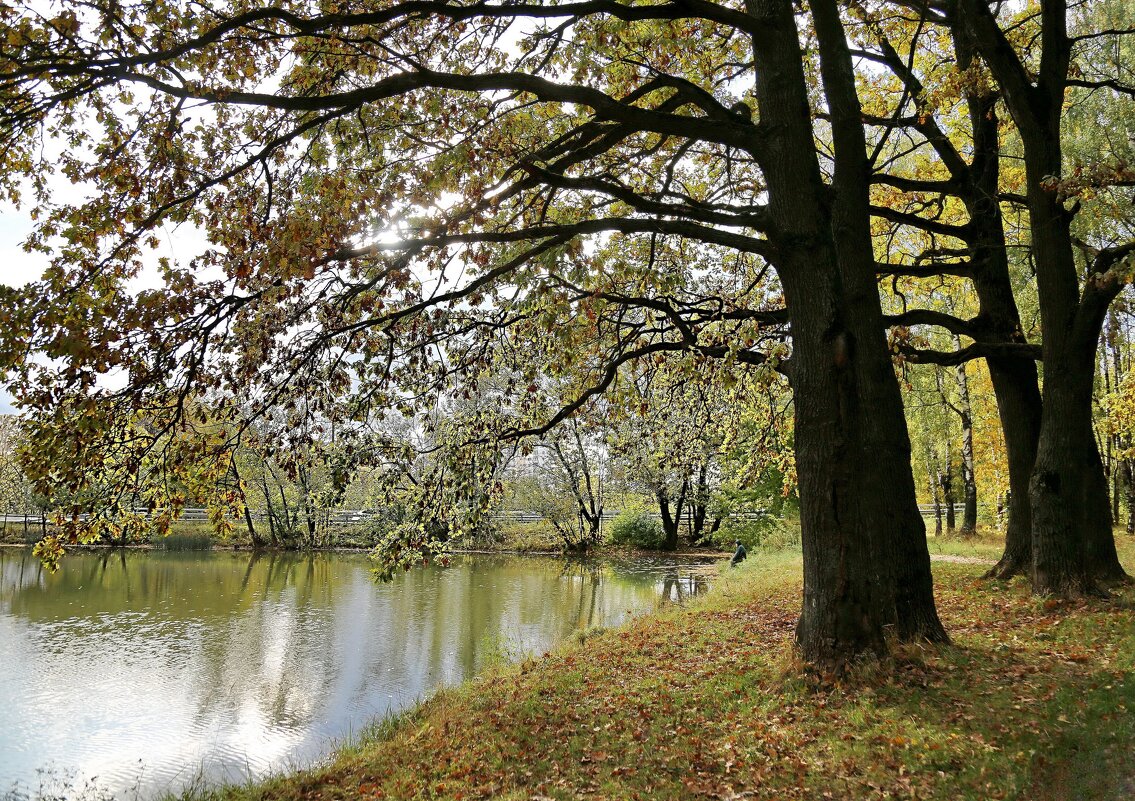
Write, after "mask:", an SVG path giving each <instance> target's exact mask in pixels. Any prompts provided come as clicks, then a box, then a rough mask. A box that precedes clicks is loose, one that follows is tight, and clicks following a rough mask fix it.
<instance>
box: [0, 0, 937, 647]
mask: <svg viewBox="0 0 1135 801" xmlns="http://www.w3.org/2000/svg"><path fill="white" fill-rule="evenodd" d="M3 14H4V16H3V20H2V23H3V28H4V30H3V34H4V36H2V37H0V42H2V44H0V61H2V67H0V74H2V77H0V94H2V95H3V97H4V99H5V103H4V111H3V112H2V113H0V130H2V132H3V133H2V137H0V142H2V144H3V149H2V151H0V152H2V153H3V158H4V167H5V170H4V171H3V177H0V181H2V182H3V184H2V185H3V187H4V189H5V190H6V191H7V192H8V194H9V195H10V196H12V197H16V195H17V193H18V192H19V190H20V189H21V187H20V185H19V181H20V180H21V179H22V178H23V177H24V176H27V177H28V178H30V180H31V181H32V190H33V191H32V201H31V203H32V204H33V206H36V213H37V214H38V215H39V217H40V224H39V227H38V229H37V231H36V233H35V234H34V235H33V236H32V238H31V240H30V241H29V246H30V247H32V248H33V249H38V250H41V251H43V252H45V253H47V254H50V256H51V264H50V266H49V268H48V270H47V272H46V273H45V277H44V279H43V280H42V281H41V282H39V283H38V284H37V285H35V286H33V287H32V288H30V289H29V290H27V291H26V292H25V295H24V297H23V298H22V300H23V301H24V304H23V305H24V308H25V311H23V312H21V315H22V324H21V325H20V326H19V329H20V331H21V332H28V333H30V335H31V343H32V345H33V347H35V348H37V349H38V350H40V351H41V352H43V353H45V354H46V355H47V356H48V357H50V358H52V359H59V360H61V361H62V362H63V363H64V364H65V367H64V368H63V369H61V370H58V371H56V370H55V369H54V368H48V367H45V366H42V365H37V364H31V363H26V362H25V363H23V364H22V365H20V367H21V370H22V373H21V377H20V381H19V386H18V388H19V391H20V393H21V395H22V398H23V400H24V402H25V403H27V404H28V405H29V407H31V408H34V409H39V410H40V413H41V414H46V413H47V411H46V410H48V409H50V408H52V407H54V406H56V405H57V402H58V400H59V399H60V398H61V397H67V398H70V399H72V400H71V404H72V405H71V406H70V408H71V409H72V411H73V412H74V413H76V414H87V415H92V416H95V415H97V414H101V412H99V411H98V410H100V409H104V408H105V406H102V405H99V404H97V403H96V402H95V399H96V398H101V396H108V395H109V396H110V397H112V398H113V399H114V400H115V401H116V402H117V404H118V410H117V414H119V415H121V414H123V413H125V412H127V411H131V410H138V409H143V408H144V409H145V410H146V411H147V414H149V415H150V416H151V417H153V418H154V419H160V420H162V421H163V424H162V425H163V426H164V427H166V428H170V427H173V428H178V430H179V431H181V430H183V428H184V426H185V424H186V414H185V410H184V408H183V405H182V403H181V400H182V399H183V398H184V397H185V396H186V393H187V392H189V389H190V388H195V389H196V390H197V391H198V392H200V393H201V394H207V395H208V396H209V398H210V402H211V404H212V414H213V415H214V416H219V417H220V418H221V419H222V420H225V421H226V422H227V421H228V420H229V418H228V417H226V414H227V413H229V412H227V410H231V409H232V408H233V407H234V406H235V405H236V404H237V403H243V402H248V401H251V402H252V403H253V404H259V405H261V406H264V405H266V404H270V403H275V402H276V401H277V400H278V399H281V398H286V397H288V396H295V395H297V394H301V393H302V388H303V387H304V386H305V385H306V384H308V383H309V382H311V381H312V379H313V377H314V376H316V375H318V376H320V379H321V380H323V381H325V382H327V383H328V384H329V385H330V386H331V387H332V389H333V391H335V392H338V393H343V394H348V393H350V394H352V395H353V396H354V398H355V400H356V403H357V409H356V411H355V412H354V413H353V414H354V415H355V416H356V417H359V416H365V415H366V414H368V411H367V410H368V409H370V410H374V409H382V408H387V407H396V408H404V409H405V410H406V411H407V413H409V414H418V413H422V411H423V410H424V409H427V408H429V407H430V406H431V405H433V406H435V407H436V405H437V404H438V403H439V402H440V401H441V399H442V397H443V396H444V395H446V394H447V393H451V392H459V393H460V392H462V391H469V387H471V386H472V387H475V385H476V382H477V380H478V378H479V376H481V375H483V374H485V372H486V371H489V372H491V371H492V367H493V365H492V362H493V360H494V358H496V357H495V355H494V354H496V353H497V352H498V350H501V349H503V350H515V349H517V348H522V349H523V348H527V347H531V348H532V349H533V350H534V351H538V350H539V349H540V347H541V346H540V345H538V344H536V343H538V342H540V341H541V340H544V339H548V338H551V339H552V340H553V341H554V342H555V343H556V344H555V351H556V352H555V353H554V354H551V355H550V357H549V358H548V359H546V360H544V362H543V364H542V365H541V366H542V367H543V369H545V370H547V371H548V372H550V373H552V374H553V375H557V374H558V375H565V374H568V373H570V374H571V375H572V376H573V377H574V381H575V385H576V387H577V388H578V392H577V395H576V397H575V398H574V399H573V400H572V401H570V402H569V403H568V404H567V405H566V406H565V407H564V408H563V409H561V410H560V411H559V412H557V413H556V414H554V415H553V416H552V417H551V418H550V419H548V420H546V421H544V422H543V423H541V424H539V425H534V426H531V427H529V428H527V429H515V428H513V429H507V428H506V429H505V430H503V431H493V430H486V429H481V430H477V429H474V428H470V429H468V430H467V432H466V433H467V441H466V442H465V443H464V444H463V445H462V446H461V448H464V450H461V448H458V449H457V450H455V451H454V455H453V456H451V457H447V458H448V459H450V461H449V464H450V465H451V466H453V467H454V469H455V470H457V471H459V472H461V473H462V474H463V475H467V476H474V475H475V476H478V480H479V479H480V478H486V477H487V476H489V475H490V474H491V473H492V471H491V470H488V469H484V470H482V469H481V468H482V467H483V466H484V465H485V464H486V459H488V461H490V462H491V461H492V458H491V457H487V456H484V455H483V454H482V455H478V454H481V451H479V450H478V448H481V447H482V446H483V447H484V448H486V449H487V448H489V444H488V443H490V442H492V441H499V440H500V439H501V438H513V439H515V438H519V437H522V436H532V435H539V434H542V433H544V432H546V431H548V430H551V428H552V427H553V426H554V425H555V424H558V423H559V422H561V421H562V420H564V419H566V418H567V417H568V416H570V415H571V414H572V413H573V412H574V411H576V410H577V409H578V408H580V407H581V406H582V405H583V404H585V403H586V402H587V401H588V399H590V398H591V397H593V396H594V395H596V394H598V393H600V392H602V391H604V390H606V389H608V388H609V386H610V385H611V383H612V382H613V381H614V379H615V377H616V376H617V373H618V370H619V368H620V367H621V366H622V365H624V364H627V363H629V362H631V361H634V360H639V359H647V358H652V357H655V356H657V355H661V354H665V353H668V352H676V351H691V352H693V353H697V354H700V355H702V356H706V357H712V358H721V359H724V360H727V361H729V362H730V363H732V364H748V365H759V364H764V363H766V362H768V360H769V358H770V357H769V354H768V353H766V352H765V351H763V350H762V349H761V344H762V342H763V341H764V338H765V337H764V336H763V335H762V333H761V329H762V327H765V326H773V327H775V326H783V325H784V324H786V323H787V325H788V326H790V329H791V357H790V358H787V359H781V358H780V357H779V356H777V357H775V358H776V362H777V364H778V366H779V367H780V369H783V370H784V371H785V372H786V374H787V375H788V377H789V380H790V382H791V385H792V388H793V391H794V393H795V398H796V403H795V407H794V408H795V422H794V435H795V448H796V462H797V472H798V475H799V477H800V500H801V519H802V527H803V543H804V563H805V588H804V605H803V610H802V614H801V618H800V624H799V629H798V638H799V642H800V646H801V648H802V651H803V653H804V655H805V656H806V657H807V658H808V659H811V660H815V661H817V662H823V663H831V664H835V665H841V664H843V663H845V662H846V661H847V660H848V659H851V658H854V657H855V656H856V655H857V654H860V653H863V652H882V651H883V650H885V648H886V643H885V637H884V633H885V632H887V631H894V632H895V633H896V634H897V636H898V637H900V638H904V639H929V640H943V639H945V632H944V630H943V629H942V626H941V624H940V622H939V621H938V618H937V614H936V612H935V609H934V602H933V593H932V582H931V575H930V565H929V556H928V553H927V549H926V544H925V538H924V526H923V523H922V519H921V517H920V515H919V513H918V508H917V504H916V499H915V492H914V483H913V479H912V475H911V468H910V443H909V439H908V437H907V433H906V429H905V425H904V420H903V411H902V403H901V397H900V393H899V388H898V384H897V381H896V379H895V375H894V371H893V369H892V364H891V354H890V351H889V350H888V346H887V343H886V341H885V338H884V334H883V328H884V321H883V318H882V314H881V309H880V301H879V296H878V292H877V289H876V285H875V272H876V260H875V256H874V252H873V243H872V238H871V222H870V217H869V211H868V209H869V204H868V194H869V185H870V180H871V178H870V173H869V165H868V163H867V160H866V159H865V153H866V152H867V151H866V142H865V135H864V130H863V127H862V110H861V107H860V102H859V97H858V95H857V91H856V86H855V75H854V72H853V65H852V59H851V54H850V51H849V49H848V43H847V38H846V31H845V29H844V24H843V22H842V20H841V19H840V15H839V8H838V6H837V4H836V3H835V2H834V0H816V2H813V3H812V4H811V8H810V13H809V15H808V16H807V17H805V18H803V19H805V20H807V23H808V25H809V26H810V30H811V32H812V33H814V37H815V42H816V53H817V55H818V66H819V73H818V74H819V76H820V85H821V96H822V101H821V102H822V104H823V105H824V106H825V107H826V109H827V110H828V111H827V113H826V119H825V120H824V123H823V124H824V126H826V130H830V133H831V143H832V149H833V156H832V158H831V159H830V160H829V159H827V158H825V159H824V161H823V164H821V160H820V158H819V157H818V156H817V153H816V151H815V149H814V143H815V134H816V128H815V122H816V114H814V113H813V110H812V107H811V104H810V100H811V98H810V95H809V87H808V81H807V77H808V73H809V70H810V69H811V64H812V61H811V57H809V58H806V57H805V53H804V50H803V48H802V45H801V34H802V32H803V29H802V28H801V27H800V25H799V24H798V23H799V22H800V21H801V20H798V17H797V14H796V11H795V10H794V8H793V6H792V4H791V3H789V2H788V1H787V0H748V1H747V2H743V3H741V2H737V3H722V4H718V3H710V2H703V1H702V0H693V2H688V1H684V2H681V3H661V4H654V5H624V4H620V3H615V2H607V1H606V0H599V2H581V3H569V4H567V5H563V6H545V5H542V4H541V5H538V4H532V5H527V4H509V5H501V6H496V5H490V4H474V5H469V6H458V5H451V4H448V3H434V2H429V0H427V1H426V2H415V3H406V4H394V5H392V6H386V7H382V6H375V7H372V6H370V5H369V4H366V3H360V4H358V5H350V6H348V7H345V9H344V10H341V11H338V12H335V13H324V12H323V11H321V10H320V9H318V8H315V7H308V6H307V5H305V4H303V3H300V4H296V5H295V6H294V7H289V8H288V9H282V8H276V7H268V8H258V7H257V8H245V7H244V6H243V5H241V4H234V6H233V7H231V8H225V7H219V8H211V9H209V10H208V12H205V11H202V10H201V9H199V8H198V7H196V6H189V7H179V6H169V5H153V4H145V5H136V6H130V5H128V6H122V5H121V4H119V3H113V4H112V3H103V2H95V3H93V4H90V5H89V6H86V7H85V8H84V11H83V12H82V13H81V14H80V13H78V12H75V11H70V10H67V11H63V12H61V13H59V14H57V15H55V16H54V17H50V18H48V17H38V16H36V15H35V14H34V13H32V12H30V11H27V10H26V9H25V10H23V13H21V11H20V10H18V9H12V8H6V9H5V10H4V12H3ZM809 35H812V34H811V33H810V34H809ZM691 42H696V43H697V47H694V48H691V47H690V43H691ZM59 140H66V142H67V144H68V148H67V150H66V152H64V153H63V154H61V155H59V156H57V155H56V154H55V153H54V150H55V149H56V148H55V142H57V141H59ZM43 144H46V145H48V147H47V149H46V150H41V149H40V145H43ZM48 152H51V155H50V156H48V155H47V153H48ZM56 162H57V163H58V169H59V170H60V171H61V172H62V173H64V174H65V175H68V176H71V177H73V178H74V179H75V180H80V181H83V182H85V183H86V184H87V185H89V186H91V187H92V188H93V189H95V190H96V191H95V192H94V193H93V194H92V195H91V196H90V197H89V198H88V199H87V200H85V201H83V202H80V203H76V204H52V203H50V202H49V201H50V198H51V189H52V187H51V186H50V182H49V180H48V176H50V174H51V173H52V172H53V171H54V169H55V165H56ZM180 224H189V225H193V226H196V227H198V228H199V229H200V230H201V231H202V232H203V234H204V235H205V236H206V237H207V238H208V241H209V243H210V246H209V248H208V249H207V250H205V252H203V253H201V254H200V255H198V256H196V257H195V258H193V259H190V260H187V261H184V262H179V261H175V260H162V261H160V270H161V274H162V279H163V282H164V285H165V286H164V288H163V290H162V291H159V292H143V293H140V294H138V295H136V296H131V295H130V294H129V293H127V292H125V291H124V282H125V281H126V280H128V279H129V278H130V277H132V276H133V275H135V274H136V273H137V272H138V271H139V269H140V268H141V264H142V259H143V252H144V249H145V248H146V247H148V246H150V245H153V244H154V243H155V242H156V241H157V240H155V239H154V238H153V237H154V233H155V232H156V231H158V230H160V226H162V225H180ZM627 239H633V240H634V241H635V242H636V243H638V244H639V247H640V249H646V250H647V251H648V252H649V253H653V252H655V250H656V244H657V243H658V242H659V241H661V240H665V241H668V242H673V243H675V244H674V246H673V249H674V250H683V249H684V250H686V251H689V252H690V253H691V254H693V255H694V256H695V258H697V259H698V260H699V261H701V262H702V263H705V264H711V265H713V267H714V269H717V270H720V271H727V272H729V273H731V274H732V275H733V276H735V277H736V278H737V279H738V281H737V283H739V284H740V286H741V290H740V291H739V292H737V293H735V294H725V295H716V296H705V295H702V294H700V293H698V292H696V291H689V290H688V289H686V288H685V287H684V285H683V283H682V281H681V280H680V279H681V275H680V274H678V273H674V272H671V271H667V270H663V269H658V267H659V265H657V264H656V263H655V261H654V260H653V259H652V258H648V259H647V260H646V261H645V262H642V261H627V260H624V259H622V258H621V256H620V254H621V243H623V242H625V241H626V240H627ZM57 240H58V241H57ZM585 241H586V242H587V243H588V244H587V246H586V247H585V246H584V244H583V243H584V242H585ZM680 243H684V244H680ZM770 266H771V267H772V268H774V269H775V271H776V274H777V277H778V282H779V290H777V291H772V292H770V291H769V287H770V281H769V280H768V279H767V277H766V276H767V269H768V267H770ZM741 279H743V280H741ZM781 291H782V294H783V300H784V301H786V302H787V304H786V307H784V308H781V306H780V301H781V297H780V294H781ZM111 321H113V323H112V322H111ZM549 335H550V337H549ZM10 351H11V349H8V350H5V352H10ZM534 369H535V368H533V370H534ZM109 370H117V371H120V372H122V373H123V374H125V375H128V376H129V380H128V386H127V387H126V388H125V389H123V390H121V391H118V392H115V393H109V392H107V391H105V390H102V389H100V384H99V381H98V376H99V375H100V374H102V373H104V372H106V371H109ZM525 379H528V380H530V377H528V376H526V377H525V378H524V379H521V380H520V381H518V382H517V384H516V386H515V390H516V391H518V392H521V393H523V392H524V383H523V381H524V380H525ZM529 386H531V383H530V384H529ZM106 414H109V412H106ZM93 419H94V421H95V422H96V423H98V422H101V421H102V420H104V419H105V418H104V417H95V418H93ZM231 422H232V428H231V430H229V429H226V434H228V435H230V438H238V437H239V436H240V434H241V430H242V424H241V423H240V422H239V421H237V420H235V419H233V420H232V421H231ZM474 422H487V421H474ZM56 423H57V424H58V425H61V426H62V425H69V424H70V423H69V421H68V420H65V419H58V420H57V421H56ZM184 435H185V436H188V434H187V433H185V434H184ZM84 436H85V437H86V440H85V446H84V450H83V454H85V453H86V452H88V451H92V452H93V451H97V450H99V449H100V448H101V447H106V446H108V445H109V443H108V442H107V441H106V435H104V434H103V433H101V432H100V427H99V425H97V424H96V425H93V426H91V428H90V430H89V431H86V432H85V434H84ZM87 445H89V446H90V447H89V448H88V447H86V446H87ZM145 446H146V443H144V442H143V443H139V447H145ZM459 451H460V452H459ZM83 454H79V456H81V457H82V456H83ZM199 455H200V456H201V457H210V458H216V459H221V458H223V452H222V451H221V449H220V448H213V449H210V448H203V449H202V450H201V452H200V454H199ZM84 458H85V457H84ZM82 469H83V458H80V459H79V460H78V461H76V462H75V463H74V464H71V465H68V468H67V473H66V474H65V475H63V476H60V478H61V479H63V480H69V481H73V482H76V481H80V480H81V475H80V474H81V471H82ZM438 475H439V476H440V475H441V473H439V474H438ZM445 475H446V476H447V477H448V478H452V477H453V476H454V475H455V473H454V472H452V471H450V472H445ZM477 483H478V481H474V480H473V479H471V478H470V479H462V481H461V485H462V486H463V487H465V488H467V489H470V490H472V489H473V488H474V485H475V484H477ZM387 545H388V546H390V547H391V548H394V549H396V550H399V549H400V550H399V552H400V553H412V552H415V550H418V549H420V548H423V547H428V546H429V543H428V542H427V541H426V540H425V539H423V538H421V537H418V536H411V535H407V536H406V537H405V538H404V539H403V540H400V541H399V542H397V543H394V542H391V543H387Z"/></svg>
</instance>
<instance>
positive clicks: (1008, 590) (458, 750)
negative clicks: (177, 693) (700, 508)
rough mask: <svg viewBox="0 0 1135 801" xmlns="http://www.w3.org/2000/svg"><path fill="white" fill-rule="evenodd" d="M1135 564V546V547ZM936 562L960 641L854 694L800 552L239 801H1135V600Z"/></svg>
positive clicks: (882, 668) (943, 603)
mask: <svg viewBox="0 0 1135 801" xmlns="http://www.w3.org/2000/svg"><path fill="white" fill-rule="evenodd" d="M1120 539H1121V542H1120V546H1121V557H1122V558H1123V560H1124V563H1125V564H1126V565H1127V566H1128V568H1129V569H1131V568H1135V540H1132V538H1130V537H1126V536H1121V538H1120ZM983 570H984V566H983V565H977V564H957V563H945V562H936V563H935V576H936V580H937V593H938V599H939V609H940V611H941V614H942V616H943V618H944V620H945V622H946V625H947V627H948V628H949V629H950V632H951V634H952V636H953V638H954V643H953V644H952V645H950V646H946V647H941V648H932V647H919V646H910V645H906V646H901V647H898V648H896V649H895V654H894V656H893V658H891V659H889V660H887V661H886V662H885V663H878V662H873V663H865V664H864V665H862V666H861V668H860V669H858V670H857V671H855V674H854V675H853V676H852V677H851V678H849V679H845V680H843V681H840V682H833V681H831V680H826V681H825V680H824V679H822V678H818V677H815V676H811V675H809V674H808V673H807V672H806V671H804V670H803V669H802V666H801V665H799V664H798V663H797V661H796V658H795V656H794V652H793V649H792V646H791V642H792V632H793V627H794V624H795V620H796V614H797V611H798V605H799V597H800V563H799V554H798V552H795V553H794V552H785V553H781V554H760V556H759V558H755V559H751V560H749V561H748V562H746V563H745V565H743V566H742V567H740V568H738V569H736V570H726V571H723V573H722V575H721V577H720V578H719V579H718V580H717V582H716V584H715V586H714V589H713V590H712V591H711V593H710V594H709V595H708V596H707V597H704V598H702V599H700V600H697V601H694V602H692V603H690V604H688V605H686V606H683V607H678V608H672V607H670V608H666V609H664V610H661V611H659V612H658V613H657V614H654V615H651V616H647V617H644V618H640V619H638V620H636V621H635V622H633V623H632V624H630V625H628V626H626V627H623V628H620V629H617V630H614V631H606V632H595V633H594V634H593V635H592V636H589V637H586V638H583V639H582V641H578V640H577V641H575V642H573V643H570V644H567V645H565V646H563V647H562V648H560V649H558V650H556V651H555V652H553V653H550V654H545V655H544V656H543V657H542V658H539V659H534V660H528V661H526V662H523V663H521V664H519V665H514V666H503V667H497V668H494V669H493V671H492V673H491V675H489V676H487V677H483V678H482V679H480V680H478V681H475V682H472V683H469V684H466V685H463V686H461V687H458V688H454V689H450V690H445V691H443V692H441V693H439V694H438V695H437V696H435V697H434V698H432V699H431V700H429V701H427V702H425V703H424V704H422V705H420V706H418V707H415V708H413V709H411V710H408V711H406V712H404V713H402V714H401V715H399V716H398V717H396V718H393V719H390V720H387V721H384V722H381V723H380V724H378V725H376V726H375V727H374V728H373V729H372V730H371V731H369V732H368V733H367V735H366V736H365V737H361V738H358V739H356V741H355V742H353V743H351V744H350V745H349V747H346V748H344V749H343V750H341V751H340V752H338V753H337V754H336V755H335V756H334V757H333V758H332V759H331V760H330V761H329V762H328V764H326V765H325V766H323V767H321V768H319V769H316V770H312V771H309V772H304V773H298V774H291V775H286V776H281V777H278V778H275V779H272V780H269V781H267V782H264V783H262V784H258V785H254V786H249V787H244V788H233V789H229V790H224V791H217V792H215V793H213V794H211V795H209V796H208V797H210V798H224V799H267V798H274V799H301V798H324V799H335V798H398V799H408V798H422V799H425V798H431V799H470V798H500V799H529V798H555V799H567V798H596V799H599V798H606V799H635V798H643V799H647V798H649V799H688V798H734V799H740V798H746V799H748V798H759V799H766V798H767V799H774V798H775V799H790V798H808V799H811V798H816V799H821V798H847V799H867V798H907V799H914V798H920V799H930V798H940V799H991V798H1021V799H1032V798H1039V799H1054V800H1055V799H1072V798H1076V799H1081V798H1082V799H1099V800H1100V801H1105V800H1111V799H1116V800H1117V799H1128V798H1130V797H1131V789H1132V783H1133V782H1135V759H1133V758H1132V756H1133V753H1135V714H1133V713H1135V590H1133V589H1132V588H1130V587H1128V588H1124V589H1123V590H1122V592H1120V593H1118V594H1117V595H1116V596H1115V597H1114V598H1112V599H1110V600H1106V601H1091V602H1084V603H1077V604H1063V603H1053V602H1044V601H1041V600H1038V599H1036V598H1033V597H1032V596H1031V595H1030V594H1029V593H1028V588H1027V586H1026V585H1025V584H1024V583H1023V582H1020V581H1014V582H1011V583H1008V584H1006V583H1001V582H985V581H981V580H979V579H978V578H977V576H979V575H980V573H981V572H982V571H983Z"/></svg>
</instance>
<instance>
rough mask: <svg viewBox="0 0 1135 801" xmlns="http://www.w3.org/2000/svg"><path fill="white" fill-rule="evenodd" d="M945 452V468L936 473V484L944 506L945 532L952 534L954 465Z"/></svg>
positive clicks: (953, 521)
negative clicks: (940, 489)
mask: <svg viewBox="0 0 1135 801" xmlns="http://www.w3.org/2000/svg"><path fill="white" fill-rule="evenodd" d="M946 453H947V458H946V468H945V470H944V471H942V472H940V473H939V474H938V484H939V485H940V486H941V487H942V503H943V505H944V506H945V507H946V532H947V533H948V534H953V533H954V528H955V526H954V524H955V522H956V519H955V517H954V512H955V503H954V466H953V463H952V462H951V461H950V459H949V451H947V452H946Z"/></svg>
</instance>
